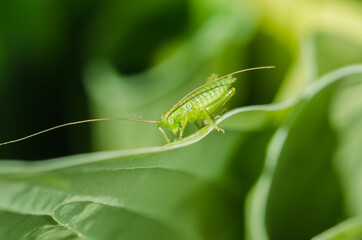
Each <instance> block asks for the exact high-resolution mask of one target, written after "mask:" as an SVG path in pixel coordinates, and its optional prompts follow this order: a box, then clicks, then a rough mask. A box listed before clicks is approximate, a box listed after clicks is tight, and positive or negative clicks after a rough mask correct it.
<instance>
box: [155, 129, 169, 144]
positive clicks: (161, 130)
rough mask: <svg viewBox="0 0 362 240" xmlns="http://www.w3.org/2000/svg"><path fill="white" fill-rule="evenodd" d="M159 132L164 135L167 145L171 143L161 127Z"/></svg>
mask: <svg viewBox="0 0 362 240" xmlns="http://www.w3.org/2000/svg"><path fill="white" fill-rule="evenodd" d="M158 130H160V132H161V133H162V135H163V137H164V138H165V139H166V141H167V143H170V142H171V141H170V139H169V138H168V137H167V135H166V133H165V131H163V129H162V128H161V127H158Z"/></svg>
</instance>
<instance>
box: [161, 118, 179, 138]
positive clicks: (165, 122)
mask: <svg viewBox="0 0 362 240" xmlns="http://www.w3.org/2000/svg"><path fill="white" fill-rule="evenodd" d="M160 126H166V127H167V128H168V129H169V130H170V131H171V132H173V134H175V135H176V134H177V133H178V132H179V131H180V125H179V124H178V122H176V119H175V118H174V117H173V116H172V115H171V116H168V117H167V118H166V114H163V115H162V116H161V121H160Z"/></svg>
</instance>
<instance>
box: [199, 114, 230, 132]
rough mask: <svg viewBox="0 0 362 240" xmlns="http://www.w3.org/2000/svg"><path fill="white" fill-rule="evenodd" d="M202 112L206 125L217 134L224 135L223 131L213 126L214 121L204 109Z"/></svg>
mask: <svg viewBox="0 0 362 240" xmlns="http://www.w3.org/2000/svg"><path fill="white" fill-rule="evenodd" d="M202 111H203V112H204V114H205V116H206V119H205V123H206V124H209V125H210V126H211V127H213V128H214V129H215V130H216V131H218V132H222V133H225V130H224V129H222V128H219V127H218V126H216V125H215V123H214V120H212V119H211V117H210V115H209V114H208V113H207V111H206V110H205V109H202Z"/></svg>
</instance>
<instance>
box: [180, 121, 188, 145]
mask: <svg viewBox="0 0 362 240" xmlns="http://www.w3.org/2000/svg"><path fill="white" fill-rule="evenodd" d="M187 120H188V118H186V119H185V120H184V121H182V122H181V130H180V137H179V140H180V139H182V136H183V134H184V130H185V127H186V125H187Z"/></svg>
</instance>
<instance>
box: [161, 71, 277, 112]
mask: <svg viewBox="0 0 362 240" xmlns="http://www.w3.org/2000/svg"><path fill="white" fill-rule="evenodd" d="M270 68H275V66H263V67H253V68H247V69H243V70H239V71H236V72H232V73H229V74H226V75H225V76H222V77H219V78H216V79H214V80H212V81H210V82H207V83H205V84H203V85H201V86H200V87H198V88H196V89H194V90H193V91H191V92H189V93H188V94H187V95H186V96H184V97H183V98H181V100H180V101H178V102H177V103H176V104H175V105H174V106H173V107H172V108H171V109H170V111H168V113H167V115H166V117H165V118H166V119H167V118H168V117H169V116H170V114H171V113H172V112H173V111H175V109H176V108H177V107H178V106H179V105H180V103H181V102H182V101H183V100H184V99H185V98H187V97H188V96H190V95H191V94H193V93H194V92H196V91H197V90H199V89H200V88H203V87H205V86H207V85H209V84H211V83H213V82H216V81H218V80H220V79H223V78H226V77H228V76H231V75H234V74H237V73H242V72H247V71H252V70H259V69H270Z"/></svg>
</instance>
